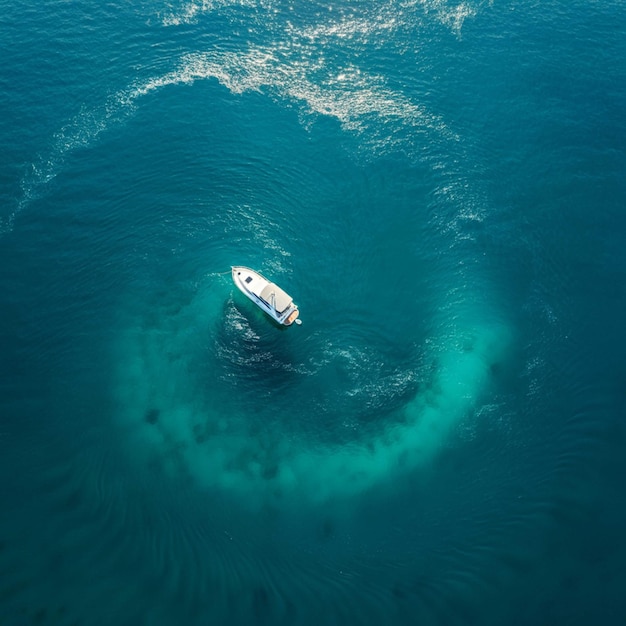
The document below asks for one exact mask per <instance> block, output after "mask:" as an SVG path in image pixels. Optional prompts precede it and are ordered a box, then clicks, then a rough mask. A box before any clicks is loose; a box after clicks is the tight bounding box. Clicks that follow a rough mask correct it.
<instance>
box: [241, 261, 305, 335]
mask: <svg viewBox="0 0 626 626" xmlns="http://www.w3.org/2000/svg"><path fill="white" fill-rule="evenodd" d="M231 269H232V275H233V282H234V283H235V285H237V287H238V288H239V290H240V291H241V292H242V293H243V294H244V295H246V296H247V297H248V298H250V300H252V302H254V304H256V305H257V306H258V307H259V308H260V309H262V310H263V311H265V312H266V313H267V314H268V315H269V316H270V317H271V318H272V319H274V320H276V321H277V322H278V323H279V324H282V325H283V326H291V325H292V324H293V323H294V322H295V323H296V324H302V321H301V320H299V319H298V315H300V311H299V310H298V305H297V304H294V302H293V299H292V297H291V296H290V295H289V294H288V293H285V292H284V291H283V290H282V289H281V288H280V287H279V286H278V285H275V284H274V283H273V282H271V281H269V280H267V278H265V276H262V275H261V274H259V272H255V271H254V270H251V269H250V268H249V267H243V266H241V265H235V266H233V267H232V268H231Z"/></svg>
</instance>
